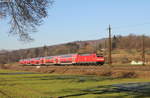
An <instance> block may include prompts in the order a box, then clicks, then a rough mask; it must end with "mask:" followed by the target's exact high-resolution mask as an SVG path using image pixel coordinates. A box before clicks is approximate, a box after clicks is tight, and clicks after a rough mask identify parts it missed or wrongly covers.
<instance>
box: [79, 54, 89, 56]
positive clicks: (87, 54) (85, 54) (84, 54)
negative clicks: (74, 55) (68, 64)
mask: <svg viewBox="0 0 150 98" xmlns="http://www.w3.org/2000/svg"><path fill="white" fill-rule="evenodd" d="M80 55H81V56H90V55H91V54H80Z"/></svg>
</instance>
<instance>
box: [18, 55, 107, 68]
mask: <svg viewBox="0 0 150 98" xmlns="http://www.w3.org/2000/svg"><path fill="white" fill-rule="evenodd" d="M104 62H105V59H104V57H103V56H99V55H96V54H95V53H93V54H65V55H57V56H46V57H38V58H30V59H22V60H20V61H19V63H20V64H24V65H52V64H55V65H56V64H57V65H65V64H70V65H78V64H79V65H83V64H97V65H98V64H100V65H103V64H104Z"/></svg>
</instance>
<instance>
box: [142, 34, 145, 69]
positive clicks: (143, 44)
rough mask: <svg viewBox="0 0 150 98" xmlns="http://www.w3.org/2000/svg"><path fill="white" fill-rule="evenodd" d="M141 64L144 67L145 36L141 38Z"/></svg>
mask: <svg viewBox="0 0 150 98" xmlns="http://www.w3.org/2000/svg"><path fill="white" fill-rule="evenodd" d="M142 62H143V66H144V65H145V36H144V35H143V36H142Z"/></svg>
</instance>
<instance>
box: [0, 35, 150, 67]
mask: <svg viewBox="0 0 150 98" xmlns="http://www.w3.org/2000/svg"><path fill="white" fill-rule="evenodd" d="M149 42H150V37H149V36H145V48H146V50H145V53H146V57H147V58H146V60H147V62H148V61H149V58H150V50H149V49H150V43H149ZM141 46H142V36H139V35H133V34H130V35H128V36H121V35H118V36H113V37H112V56H113V62H114V63H129V62H131V61H132V60H141ZM69 53H103V54H104V56H105V57H106V62H107V55H108V39H107V38H103V39H98V40H87V41H74V42H69V43H64V44H59V45H52V46H43V47H37V48H29V49H19V50H13V51H7V50H5V51H4V50H2V51H0V63H2V64H5V63H11V62H17V61H18V60H19V59H24V58H33V57H41V56H50V55H59V54H69Z"/></svg>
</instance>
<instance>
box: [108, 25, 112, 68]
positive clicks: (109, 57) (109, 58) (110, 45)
mask: <svg viewBox="0 0 150 98" xmlns="http://www.w3.org/2000/svg"><path fill="white" fill-rule="evenodd" d="M108 32H109V45H108V47H109V55H108V61H109V65H111V64H112V58H111V50H112V43H111V26H110V25H109V28H108Z"/></svg>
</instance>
